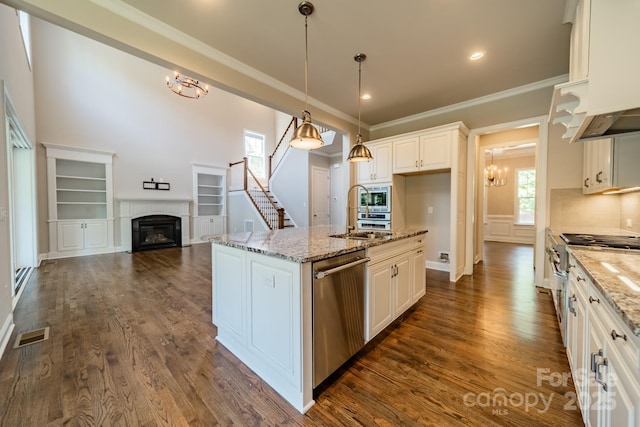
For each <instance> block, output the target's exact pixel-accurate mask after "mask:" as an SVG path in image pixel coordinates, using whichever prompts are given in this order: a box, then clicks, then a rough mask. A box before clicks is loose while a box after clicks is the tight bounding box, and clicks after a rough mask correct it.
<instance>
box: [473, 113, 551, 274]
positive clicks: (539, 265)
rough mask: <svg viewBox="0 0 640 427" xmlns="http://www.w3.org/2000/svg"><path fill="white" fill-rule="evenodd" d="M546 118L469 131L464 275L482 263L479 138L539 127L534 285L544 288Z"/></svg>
mask: <svg viewBox="0 0 640 427" xmlns="http://www.w3.org/2000/svg"><path fill="white" fill-rule="evenodd" d="M547 120H548V117H547V116H537V117H531V118H528V119H522V120H516V121H512V122H507V123H501V124H497V125H492V126H485V127H480V128H476V129H472V130H470V131H469V136H468V138H467V159H468V161H467V201H466V203H467V210H466V211H467V212H466V213H467V229H466V233H465V235H466V237H465V241H466V245H465V268H464V274H473V265H474V264H475V263H476V262H477V261H481V260H482V250H481V249H480V248H481V247H482V246H481V245H479V244H478V243H479V242H478V239H477V234H476V232H477V227H476V225H477V222H478V221H481V220H482V211H478V200H477V194H478V186H479V185H482V183H481V182H478V170H479V167H480V156H479V154H478V153H479V149H478V147H479V137H480V135H484V134H488V133H494V132H500V131H505V130H509V129H514V128H521V127H527V126H538V144H536V154H535V155H536V165H535V167H536V215H535V228H534V229H535V238H534V251H533V254H534V261H533V262H534V269H535V275H534V285H536V286H543V284H544V262H545V256H544V248H545V228H546V227H547V222H548V221H547V218H548V217H549V214H548V206H547V147H548V140H549V125H548V121H547Z"/></svg>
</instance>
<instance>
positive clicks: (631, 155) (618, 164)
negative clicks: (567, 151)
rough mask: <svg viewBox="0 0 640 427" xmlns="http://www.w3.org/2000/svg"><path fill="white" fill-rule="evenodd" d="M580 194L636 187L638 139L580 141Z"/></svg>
mask: <svg viewBox="0 0 640 427" xmlns="http://www.w3.org/2000/svg"><path fill="white" fill-rule="evenodd" d="M584 144H585V145H584V159H583V160H584V162H583V181H582V185H583V187H582V192H583V193H584V194H592V193H602V192H604V191H608V190H616V189H620V188H624V187H638V186H640V168H638V166H637V159H638V158H640V136H638V135H635V136H625V137H617V138H604V139H597V140H591V141H585V142H584Z"/></svg>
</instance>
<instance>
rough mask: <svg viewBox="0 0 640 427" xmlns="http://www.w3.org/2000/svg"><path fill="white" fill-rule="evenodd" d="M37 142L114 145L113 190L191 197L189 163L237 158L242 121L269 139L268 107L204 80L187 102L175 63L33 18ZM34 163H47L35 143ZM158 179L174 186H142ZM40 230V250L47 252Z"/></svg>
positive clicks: (271, 118)
mask: <svg viewBox="0 0 640 427" xmlns="http://www.w3.org/2000/svg"><path fill="white" fill-rule="evenodd" d="M33 40H34V58H35V62H36V63H35V66H34V68H35V71H34V73H35V93H36V114H37V117H38V121H37V134H38V142H48V143H53V144H61V145H68V146H82V147H90V148H96V149H102V150H107V151H113V152H115V153H116V155H115V157H114V164H113V174H114V195H115V197H116V198H118V197H125V196H126V197H154V196H157V197H161V198H189V199H191V198H192V182H191V181H192V175H191V163H192V162H197V163H200V164H209V165H214V166H222V167H228V165H229V162H234V161H239V160H241V159H242V157H243V156H244V144H243V132H244V130H245V129H249V130H252V131H256V132H260V133H262V134H264V135H265V136H266V152H267V153H270V152H271V151H272V149H273V146H274V139H275V127H276V117H275V111H274V110H272V109H270V108H267V107H264V106H262V105H259V104H256V103H254V102H252V101H248V100H246V99H243V98H240V97H238V96H235V95H231V94H229V93H227V92H223V91H221V90H218V89H216V88H210V91H209V94H208V95H207V96H205V97H204V98H201V99H198V100H194V99H187V98H183V97H180V96H178V95H176V94H174V93H172V92H171V91H170V90H169V89H168V88H167V87H166V83H165V77H166V76H168V75H171V74H172V70H168V69H165V68H162V67H159V66H157V65H155V64H152V63H150V62H147V61H144V60H142V59H139V58H137V57H134V56H131V55H129V54H126V53H123V52H121V51H119V50H116V49H113V48H111V47H108V46H106V45H103V44H100V43H98V42H96V41H94V40H91V39H88V38H86V37H83V36H80V35H77V34H75V33H72V32H70V31H67V30H64V29H62V28H60V27H57V26H55V25H52V24H49V23H47V22H44V21H40V20H34V23H33ZM38 159H39V165H38V167H39V168H40V169H42V170H44V168H45V156H44V150H43V148H42V147H41V146H40V147H39V155H38ZM150 178H155V179H156V180H158V179H160V178H162V179H164V181H165V182H169V183H170V184H171V191H162V192H153V194H152V192H151V191H149V190H142V181H143V180H149V179H150ZM38 189H39V192H40V194H41V198H40V200H41V201H43V202H44V203H41V205H40V212H39V218H40V225H41V228H42V229H44V230H46V219H47V212H46V181H45V177H44V175H43V176H42V177H40V178H39V181H38ZM47 239H48V236H47V233H40V241H39V249H40V252H41V253H42V252H46V251H47V250H48V242H47Z"/></svg>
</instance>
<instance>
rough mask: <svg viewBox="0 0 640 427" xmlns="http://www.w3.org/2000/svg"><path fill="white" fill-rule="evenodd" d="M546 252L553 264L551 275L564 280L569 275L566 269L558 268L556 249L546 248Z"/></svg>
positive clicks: (558, 261)
mask: <svg viewBox="0 0 640 427" xmlns="http://www.w3.org/2000/svg"><path fill="white" fill-rule="evenodd" d="M547 254H549V261H550V263H551V265H552V266H553V275H554V276H556V277H557V278H559V279H562V280H566V279H567V278H568V277H569V275H568V274H567V272H566V271H562V270H560V268H559V265H560V256H559V255H558V251H556V250H555V249H552V248H547Z"/></svg>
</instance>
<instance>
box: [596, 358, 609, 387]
mask: <svg viewBox="0 0 640 427" xmlns="http://www.w3.org/2000/svg"><path fill="white" fill-rule="evenodd" d="M608 365H609V362H607V359H606V358H604V359H602V362H598V363H596V370H595V371H594V372H595V374H596V375H595V380H596V382H597V383H598V384H600V385H601V386H602V388H603V389H604V391H608V390H607V383H606V382H604V381H602V374H601V373H600V367H601V366H608Z"/></svg>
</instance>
